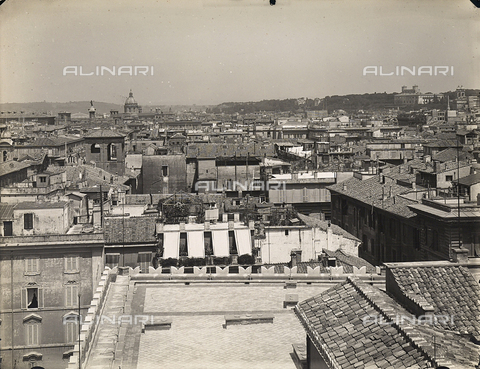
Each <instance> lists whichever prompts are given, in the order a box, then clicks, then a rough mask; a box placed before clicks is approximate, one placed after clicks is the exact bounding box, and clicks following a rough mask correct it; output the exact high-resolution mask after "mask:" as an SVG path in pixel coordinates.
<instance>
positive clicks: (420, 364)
mask: <svg viewBox="0 0 480 369" xmlns="http://www.w3.org/2000/svg"><path fill="white" fill-rule="evenodd" d="M444 301H447V300H444ZM462 308H463V306H462ZM295 312H296V314H297V316H298V318H299V319H300V321H301V323H302V324H303V326H304V328H305V329H306V331H307V334H308V335H309V337H310V339H311V340H312V341H313V343H314V345H315V347H316V348H317V350H318V351H319V352H320V353H321V354H322V355H323V356H324V358H327V361H329V367H331V368H342V369H349V368H359V367H363V368H372V369H374V368H392V369H393V368H395V369H402V368H405V369H407V368H425V367H428V366H431V365H432V364H433V362H434V357H435V358H436V361H437V364H438V365H445V366H447V367H449V368H465V367H472V368H473V367H474V366H475V365H476V364H477V363H478V355H479V353H480V347H479V346H477V345H475V344H473V343H471V342H470V340H469V339H467V338H464V337H461V336H460V335H458V334H455V333H453V332H449V331H447V330H445V329H443V327H438V326H435V325H429V324H428V323H420V322H419V321H417V320H416V319H415V318H413V317H412V314H411V313H409V312H408V311H407V310H406V309H405V308H403V307H402V306H401V305H400V304H399V303H398V302H396V301H395V300H394V299H393V298H392V297H390V296H389V295H387V294H386V293H385V292H383V291H381V290H380V289H378V288H376V287H373V286H371V285H370V284H368V283H366V282H362V281H359V280H357V279H354V278H348V279H347V281H345V282H343V283H341V284H339V285H337V286H335V287H333V288H331V289H329V290H327V291H325V292H324V293H322V294H320V295H318V296H315V297H312V298H309V299H307V300H305V301H303V302H301V303H299V304H298V305H297V306H296V308H295ZM398 317H409V319H401V320H400V319H399V318H398ZM412 321H413V323H412ZM433 337H436V338H437V339H436V342H435V348H434V347H433V343H434V342H433V340H434V338H433Z"/></svg>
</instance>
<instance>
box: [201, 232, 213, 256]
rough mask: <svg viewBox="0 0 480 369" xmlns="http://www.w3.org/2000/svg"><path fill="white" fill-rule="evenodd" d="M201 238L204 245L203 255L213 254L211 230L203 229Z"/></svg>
mask: <svg viewBox="0 0 480 369" xmlns="http://www.w3.org/2000/svg"><path fill="white" fill-rule="evenodd" d="M203 240H204V245H205V255H206V256H209V255H213V244H212V232H209V231H205V232H204V233H203Z"/></svg>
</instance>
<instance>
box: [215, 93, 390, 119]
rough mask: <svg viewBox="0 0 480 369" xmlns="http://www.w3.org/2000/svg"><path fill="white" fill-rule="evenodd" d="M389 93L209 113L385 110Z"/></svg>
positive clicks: (226, 106)
mask: <svg viewBox="0 0 480 369" xmlns="http://www.w3.org/2000/svg"><path fill="white" fill-rule="evenodd" d="M394 95H395V94H393V93H390V94H387V93H386V92H384V93H381V94H379V93H373V94H363V95H342V96H339V95H334V96H326V97H324V98H323V99H315V100H314V99H301V100H300V102H299V100H297V99H285V100H262V101H259V102H244V103H239V102H228V103H223V104H220V105H217V106H216V107H214V108H211V109H210V110H209V111H210V112H212V113H220V112H223V113H228V114H232V113H235V112H239V113H255V112H260V111H274V112H285V111H306V110H329V111H333V110H339V109H342V110H345V111H347V112H352V111H357V110H359V109H366V110H370V109H385V108H390V107H393V97H394Z"/></svg>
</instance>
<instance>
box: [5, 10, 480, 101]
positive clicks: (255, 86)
mask: <svg viewBox="0 0 480 369" xmlns="http://www.w3.org/2000/svg"><path fill="white" fill-rule="evenodd" d="M276 2H277V5H275V6H270V5H269V0H156V1H154V0H137V1H126V0H116V1H112V0H104V1H96V0H6V2H5V3H4V4H3V5H1V6H0V102H34V101H44V100H46V101H52V102H65V101H74V100H94V101H104V102H110V103H120V104H123V102H124V100H125V97H126V96H127V95H128V92H129V90H130V89H132V90H133V92H134V96H135V98H136V100H137V101H138V102H139V104H140V105H142V104H144V105H147V104H218V103H221V102H227V101H257V100H263V99H282V98H296V97H308V98H315V97H320V98H321V97H324V96H326V95H341V94H349V93H366V92H384V91H386V92H395V91H397V92H398V91H400V90H401V86H402V85H408V86H412V85H414V84H417V85H419V87H420V90H421V91H423V92H430V91H431V92H442V91H447V90H453V89H455V88H456V87H457V86H458V85H463V86H464V87H465V88H480V83H479V82H480V80H479V78H480V72H479V67H480V63H479V56H480V53H479V50H478V46H479V45H480V43H479V38H480V36H479V32H480V28H479V24H480V23H479V20H480V10H479V9H476V8H475V7H474V6H473V5H472V4H471V3H470V1H468V0H432V1H429V0H418V1H408V0H395V1H393V0H375V1H373V0H351V1H350V0H349V1H344V0H336V1H324V0H277V1H276ZM143 65H147V66H153V68H154V69H153V70H154V72H153V75H150V74H151V73H149V75H147V76H143V75H137V76H128V75H121V76H118V75H116V76H111V75H108V73H107V75H104V76H80V75H77V76H75V75H72V74H69V75H66V76H64V75H63V69H64V67H66V66H82V68H83V71H84V73H88V72H92V71H95V67H96V66H106V67H108V68H112V67H116V68H118V67H120V66H143ZM366 66H382V67H383V70H384V73H385V72H390V71H394V70H395V66H407V67H409V68H411V67H414V66H415V67H416V68H418V67H420V66H453V67H454V72H453V76H451V75H449V76H441V75H437V76H429V75H422V76H410V75H408V76H374V75H368V76H364V75H363V73H362V72H363V68H364V67H366ZM449 74H451V72H450V73H449Z"/></svg>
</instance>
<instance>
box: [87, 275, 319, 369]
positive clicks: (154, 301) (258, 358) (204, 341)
mask: <svg viewBox="0 0 480 369" xmlns="http://www.w3.org/2000/svg"><path fill="white" fill-rule="evenodd" d="M121 278H125V277H120V276H119V277H117V282H115V283H114V284H113V285H112V286H111V287H110V290H111V291H112V292H109V294H108V299H107V300H106V302H105V307H106V308H105V310H104V312H103V314H104V315H106V316H109V317H110V316H111V314H117V315H118V312H119V311H130V314H134V315H138V316H142V317H143V316H148V317H152V319H154V320H159V319H166V320H170V321H171V328H170V329H166V330H147V331H145V332H144V333H142V331H141V324H129V325H126V332H124V333H123V337H119V342H124V346H122V347H123V350H121V351H117V355H116V356H115V357H114V358H112V356H111V355H110V354H105V353H110V352H112V350H113V351H114V350H115V349H114V346H112V345H114V344H115V342H113V343H112V340H111V339H107V337H109V338H110V336H112V337H113V336H114V335H115V334H117V333H118V327H112V329H111V333H110V335H107V333H109V332H110V331H109V324H102V325H99V331H98V332H97V333H96V335H97V336H98V337H99V340H98V344H95V343H94V344H93V345H92V347H93V348H92V351H91V353H90V358H89V361H88V363H87V365H86V366H85V367H86V368H89V369H93V368H106V367H110V366H111V364H112V362H113V360H115V363H117V360H119V361H118V363H119V364H121V367H122V368H155V367H161V368H162V369H177V368H205V369H207V368H208V369H216V368H219V369H220V368H222V369H223V368H252V369H256V368H258V369H270V368H271V369H295V368H296V365H295V363H294V362H293V360H292V357H291V353H292V344H294V343H300V344H301V343H304V342H305V333H304V331H303V329H302V326H301V325H300V324H299V322H298V320H297V319H295V316H294V314H293V312H292V310H291V309H285V308H284V307H283V301H284V299H285V294H286V290H285V289H284V288H283V283H268V282H267V283H251V284H250V285H245V284H244V283H243V282H241V283H232V282H225V283H196V282H195V283H191V284H190V285H188V286H187V285H184V283H175V282H173V283H172V282H159V281H153V280H149V281H148V282H147V283H142V282H141V281H138V280H137V281H136V282H137V283H135V284H134V285H133V283H130V285H131V286H133V291H132V292H133V293H132V294H131V296H132V297H130V298H128V297H127V300H126V301H125V292H124V291H126V289H127V287H128V284H129V283H128V281H125V282H123V283H124V287H122V279H121ZM131 282H133V281H131ZM122 288H123V290H122ZM327 288H328V287H327V285H326V284H319V283H313V284H312V285H306V284H302V285H298V286H297V288H296V289H295V290H289V291H292V292H294V293H295V294H298V297H299V298H300V299H306V298H309V297H310V296H314V295H317V294H319V293H321V292H322V291H324V290H326V289H327ZM128 295H130V294H128ZM128 295H127V296H128ZM212 296H215V298H212ZM123 306H124V308H122V307H123ZM123 309H125V310H123ZM259 313H268V314H270V315H273V316H274V318H273V323H261V324H240V325H229V326H228V327H227V328H225V327H224V326H223V324H224V323H225V315H253V314H259ZM139 314H142V315H139ZM122 327H123V324H122ZM120 335H122V330H120ZM102 337H105V339H103V340H102ZM113 341H114V340H113ZM107 346H108V347H107ZM118 353H121V357H120V358H119V357H118ZM95 364H96V365H95Z"/></svg>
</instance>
